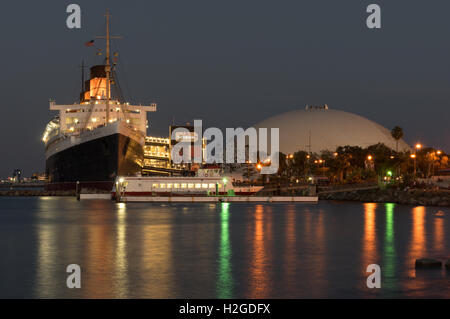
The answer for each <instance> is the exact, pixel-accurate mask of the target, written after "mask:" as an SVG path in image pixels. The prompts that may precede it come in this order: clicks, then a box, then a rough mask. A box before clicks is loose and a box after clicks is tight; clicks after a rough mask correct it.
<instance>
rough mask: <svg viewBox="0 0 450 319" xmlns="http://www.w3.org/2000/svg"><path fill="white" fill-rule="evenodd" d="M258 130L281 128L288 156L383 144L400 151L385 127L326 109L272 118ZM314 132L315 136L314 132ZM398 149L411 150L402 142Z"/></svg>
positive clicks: (282, 140) (316, 108)
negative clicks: (290, 154)
mask: <svg viewBox="0 0 450 319" xmlns="http://www.w3.org/2000/svg"><path fill="white" fill-rule="evenodd" d="M254 126H255V127H256V128H268V129H269V131H270V128H276V127H278V128H279V129H280V152H283V153H285V154H288V153H294V152H296V151H299V150H303V151H309V147H308V145H309V138H310V137H311V152H313V153H320V152H321V151H324V150H329V151H335V150H336V148H337V147H338V146H345V145H350V146H360V147H363V148H365V147H367V146H370V145H374V144H377V143H383V144H385V145H386V146H388V147H389V148H391V149H393V150H395V149H396V141H395V139H394V138H393V137H392V136H391V132H390V131H389V130H388V129H386V128H384V127H383V126H381V125H379V124H377V123H375V122H373V121H371V120H369V119H366V118H364V117H362V116H359V115H356V114H353V113H348V112H344V111H339V110H331V109H328V107H327V106H324V107H307V108H306V109H303V110H295V111H291V112H286V113H282V114H280V115H276V116H273V117H270V118H268V119H266V120H264V121H262V122H260V123H258V124H256V125H254ZM310 132H311V133H310ZM398 150H399V151H405V150H410V147H409V146H408V144H406V143H405V141H403V140H399V141H398Z"/></svg>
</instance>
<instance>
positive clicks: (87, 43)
mask: <svg viewBox="0 0 450 319" xmlns="http://www.w3.org/2000/svg"><path fill="white" fill-rule="evenodd" d="M84 45H85V46H87V47H91V46H93V45H94V40H91V41H88V42H86V43H85V44H84Z"/></svg>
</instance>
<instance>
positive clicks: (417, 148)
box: [411, 143, 422, 180]
mask: <svg viewBox="0 0 450 319" xmlns="http://www.w3.org/2000/svg"><path fill="white" fill-rule="evenodd" d="M421 148H422V144H420V143H417V144H416V146H415V148H414V154H411V158H413V159H414V180H415V179H416V167H417V164H416V158H417V155H416V154H417V150H420V149H421ZM413 155H414V156H413Z"/></svg>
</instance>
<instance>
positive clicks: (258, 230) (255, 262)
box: [249, 204, 271, 298]
mask: <svg viewBox="0 0 450 319" xmlns="http://www.w3.org/2000/svg"><path fill="white" fill-rule="evenodd" d="M265 214H267V215H266V216H265ZM254 218H255V224H254V232H253V240H252V241H253V258H252V264H251V268H250V283H249V285H250V287H249V288H250V296H249V297H250V298H265V297H268V296H269V286H268V281H269V278H268V271H267V266H268V265H267V264H268V256H267V251H266V249H265V248H266V247H265V244H264V242H265V240H267V241H268V242H270V241H271V231H270V230H271V214H270V212H269V211H268V210H266V211H264V205H261V204H258V205H256V207H255V214H254ZM265 222H266V223H267V225H266V228H265V227H264V226H265V225H264V223H265Z"/></svg>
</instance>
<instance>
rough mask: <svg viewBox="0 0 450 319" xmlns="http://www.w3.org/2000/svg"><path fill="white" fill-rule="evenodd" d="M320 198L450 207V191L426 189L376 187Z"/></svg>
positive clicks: (320, 195) (321, 195)
mask: <svg viewBox="0 0 450 319" xmlns="http://www.w3.org/2000/svg"><path fill="white" fill-rule="evenodd" d="M319 200H339V201H354V202H363V203H364V202H374V203H396V204H402V205H420V206H439V207H450V191H448V190H426V189H410V190H400V189H392V188H388V189H375V190H358V191H348V192H340V193H332V194H320V193H319Z"/></svg>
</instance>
